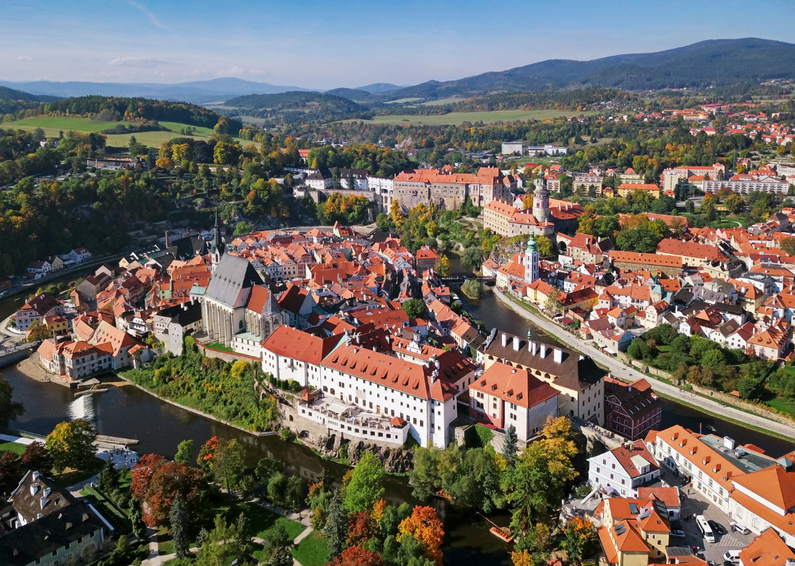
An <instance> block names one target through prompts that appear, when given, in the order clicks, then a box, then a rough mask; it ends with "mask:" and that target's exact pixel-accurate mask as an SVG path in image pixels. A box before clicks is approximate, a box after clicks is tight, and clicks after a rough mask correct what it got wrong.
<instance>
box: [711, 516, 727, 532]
mask: <svg viewBox="0 0 795 566" xmlns="http://www.w3.org/2000/svg"><path fill="white" fill-rule="evenodd" d="M707 522H708V523H709V526H710V527H712V530H713V531H715V534H717V535H719V536H723V535H725V534H726V527H724V526H723V525H721V524H720V523H718V522H717V521H713V520H712V519H710V520H709V521H707Z"/></svg>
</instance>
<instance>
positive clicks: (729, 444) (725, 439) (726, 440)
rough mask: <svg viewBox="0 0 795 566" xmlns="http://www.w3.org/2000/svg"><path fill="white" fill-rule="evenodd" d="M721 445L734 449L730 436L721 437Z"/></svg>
mask: <svg viewBox="0 0 795 566" xmlns="http://www.w3.org/2000/svg"><path fill="white" fill-rule="evenodd" d="M723 445H724V446H725V447H726V448H728V449H729V450H734V446H735V443H734V439H732V438H730V437H728V436H724V437H723Z"/></svg>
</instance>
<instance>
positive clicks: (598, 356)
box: [494, 289, 795, 437]
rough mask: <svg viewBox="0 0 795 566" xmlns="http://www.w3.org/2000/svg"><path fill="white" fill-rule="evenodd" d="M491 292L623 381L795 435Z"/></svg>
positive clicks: (793, 429) (788, 428) (794, 429)
mask: <svg viewBox="0 0 795 566" xmlns="http://www.w3.org/2000/svg"><path fill="white" fill-rule="evenodd" d="M494 293H495V294H496V295H497V298H499V299H500V300H501V301H502V302H503V303H504V304H505V305H506V306H508V307H509V308H511V309H513V311H514V312H516V313H518V314H519V315H520V316H522V317H524V318H525V319H527V320H529V321H531V322H533V324H535V325H537V326H538V327H539V328H541V329H542V330H544V331H545V332H547V333H549V334H551V335H552V336H564V337H565V340H563V342H564V343H565V344H567V345H570V346H573V347H574V348H576V349H577V350H579V351H580V352H582V353H583V354H586V355H588V356H590V357H591V358H593V360H595V361H596V362H597V363H599V364H600V365H602V366H604V367H606V368H607V369H608V370H610V371H611V372H612V374H613V375H614V376H615V377H618V378H620V379H623V380H625V381H635V380H637V379H641V378H645V379H653V380H654V389H655V390H657V391H659V392H660V393H663V394H665V395H669V396H671V397H675V398H676V399H678V400H679V401H681V402H683V403H688V404H690V405H695V406H696V408H701V409H703V410H705V411H709V412H711V413H715V414H717V415H720V416H723V417H727V418H730V419H734V420H736V421H739V422H741V423H747V424H749V425H752V426H755V427H759V428H761V429H763V430H770V431H772V432H775V433H777V434H782V435H786V436H790V437H795V426H793V425H787V424H784V423H779V422H777V421H773V420H770V419H767V418H765V417H762V416H760V415H755V414H752V413H746V412H745V411H741V410H740V409H736V408H734V407H731V406H728V405H723V404H722V403H719V402H717V401H715V400H713V399H709V398H707V397H701V396H698V395H696V394H695V393H690V392H688V391H684V390H682V389H680V388H678V387H676V386H674V385H669V384H667V383H665V382H663V381H660V380H658V379H656V378H654V377H650V376H648V375H645V374H643V373H640V372H639V371H636V370H635V369H633V368H630V367H629V366H626V365H624V364H623V363H622V362H621V361H620V360H617V359H616V358H614V357H612V356H609V355H607V354H605V353H604V352H602V351H601V350H599V349H597V348H594V347H593V346H591V344H590V343H589V342H586V341H585V340H581V339H579V338H577V337H576V336H573V335H571V334H569V333H568V332H567V331H566V330H564V329H562V328H561V327H560V326H558V325H557V324H555V323H554V322H552V321H550V320H548V319H546V318H542V317H540V316H538V315H536V314H534V313H531V312H530V311H528V310H527V309H524V308H522V307H520V306H519V305H517V304H515V303H514V302H513V301H511V300H510V299H508V298H507V297H504V296H503V294H502V293H501V292H500V291H497V290H496V289H495V290H494Z"/></svg>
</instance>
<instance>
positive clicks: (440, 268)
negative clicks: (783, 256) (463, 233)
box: [436, 238, 795, 277]
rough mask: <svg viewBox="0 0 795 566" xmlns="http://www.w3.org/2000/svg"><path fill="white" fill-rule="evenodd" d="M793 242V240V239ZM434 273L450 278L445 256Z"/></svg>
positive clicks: (447, 261)
mask: <svg viewBox="0 0 795 566" xmlns="http://www.w3.org/2000/svg"><path fill="white" fill-rule="evenodd" d="M793 240H795V238H793ZM436 273H437V274H438V275H439V277H450V260H449V259H448V258H447V256H446V255H444V254H442V257H441V259H439V265H438V266H437V267H436Z"/></svg>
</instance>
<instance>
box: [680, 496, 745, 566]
mask: <svg viewBox="0 0 795 566" xmlns="http://www.w3.org/2000/svg"><path fill="white" fill-rule="evenodd" d="M680 491H681V494H682V510H681V519H680V520H679V523H681V528H682V530H683V531H684V532H685V537H684V538H681V537H671V542H670V544H671V545H672V546H685V547H689V548H693V546H695V547H696V548H697V549H698V550H700V551H702V552H699V553H698V555H699V556H701V557H702V558H704V559H705V560H708V561H710V562H712V563H714V564H717V565H719V566H720V565H722V564H723V561H724V558H723V555H724V554H725V552H726V551H727V550H741V549H743V548H745V547H746V546H748V545H749V544H751V542H752V541H753V540H754V534H753V533H749V534H747V535H744V534H742V533H739V532H736V531H732V530H731V528H730V525H729V522H730V520H729V516H728V515H726V514H725V513H724V512H723V511H721V510H720V509H719V508H718V506H717V505H710V504H708V503H707V500H706V499H705V498H704V497H702V496H701V495H700V494H699V493H698V492H697V491H696V490H695V489H693V488H691V487H688V486H680ZM694 515H704V517H705V518H706V519H707V520H712V521H715V522H716V523H718V524H719V525H721V526H722V527H723V528H724V529H726V531H727V532H726V534H725V535H718V533H715V536H716V539H717V540H716V541H715V542H713V543H710V542H706V541H704V537H703V536H702V535H701V531H699V529H698V526H697V525H696V521H695V519H694V518H693V516H694ZM685 517H689V518H687V519H685Z"/></svg>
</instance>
